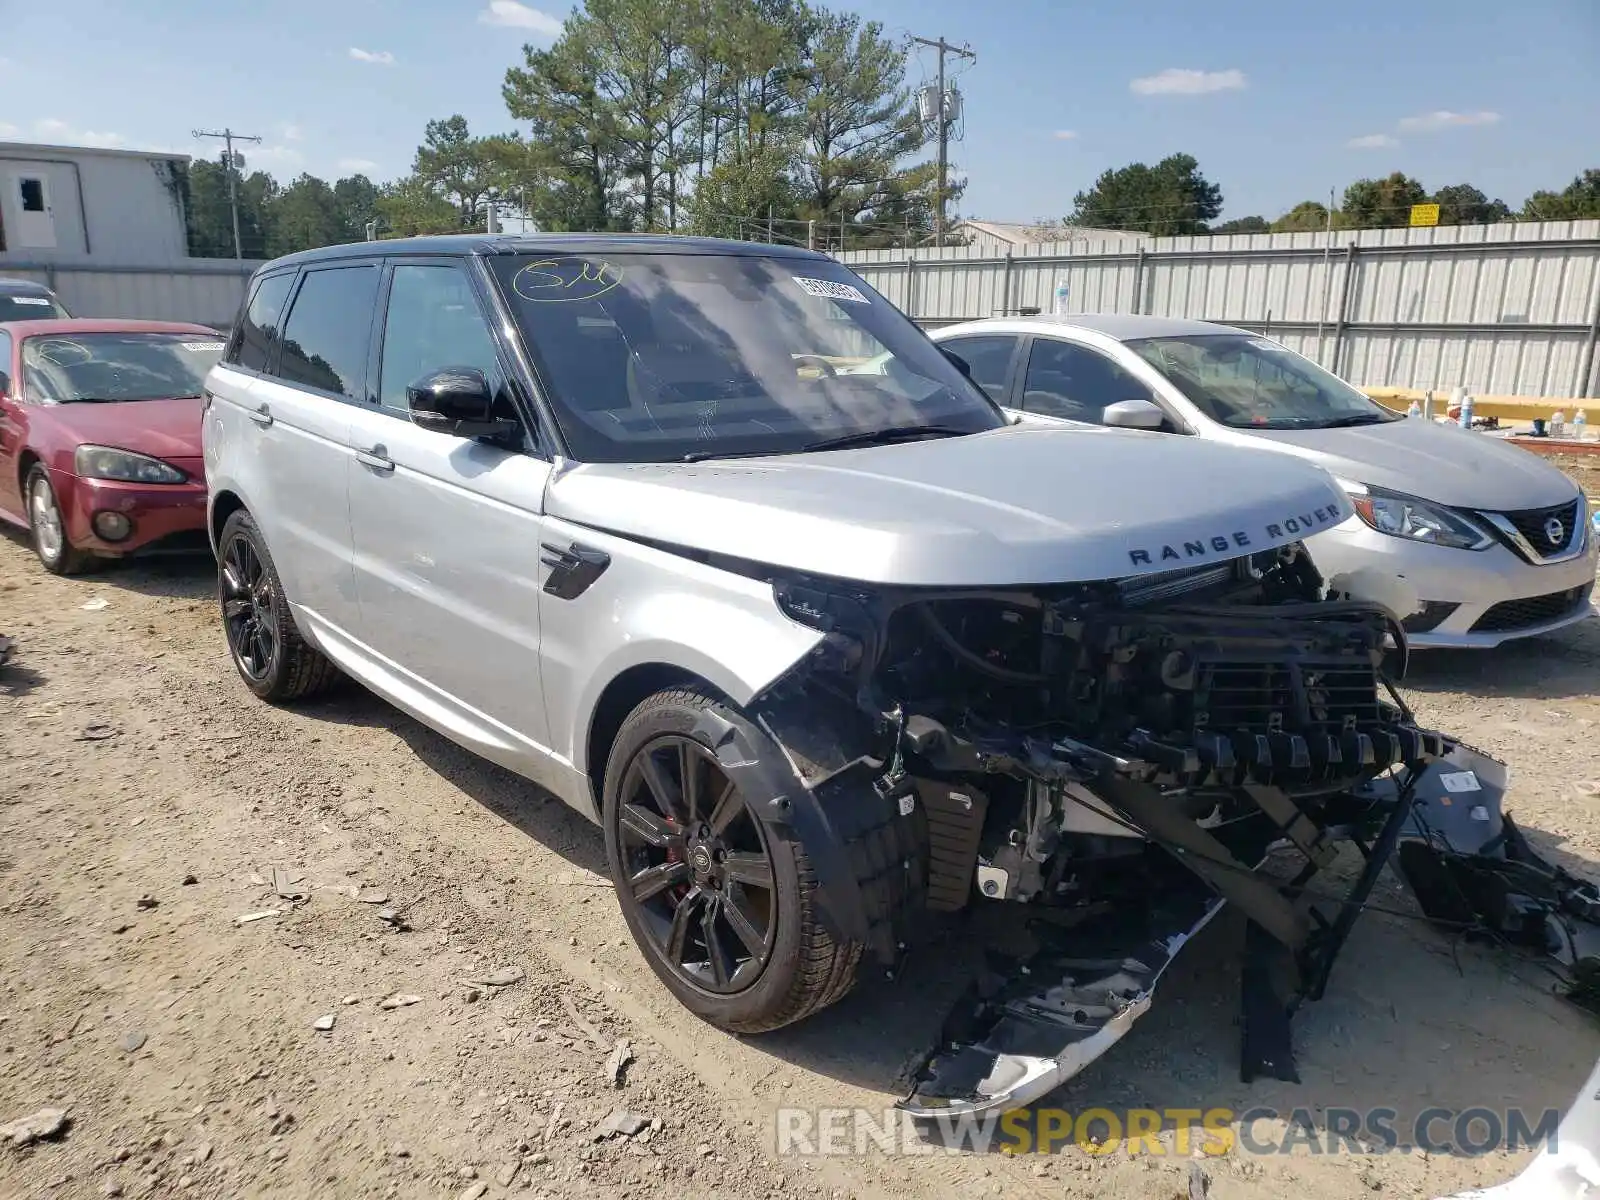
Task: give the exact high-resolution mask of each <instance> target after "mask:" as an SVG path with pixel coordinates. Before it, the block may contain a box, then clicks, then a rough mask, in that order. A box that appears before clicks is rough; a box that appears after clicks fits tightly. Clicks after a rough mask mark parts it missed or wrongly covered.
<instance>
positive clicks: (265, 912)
mask: <svg viewBox="0 0 1600 1200" xmlns="http://www.w3.org/2000/svg"><path fill="white" fill-rule="evenodd" d="M281 916H283V910H282V909H281V908H264V909H262V910H261V911H260V912H252V913H245V914H244V916H242V917H235V918H234V919H233V923H234V924H235V925H249V924H250V923H251V922H252V921H265V920H266V919H267V918H268V917H281Z"/></svg>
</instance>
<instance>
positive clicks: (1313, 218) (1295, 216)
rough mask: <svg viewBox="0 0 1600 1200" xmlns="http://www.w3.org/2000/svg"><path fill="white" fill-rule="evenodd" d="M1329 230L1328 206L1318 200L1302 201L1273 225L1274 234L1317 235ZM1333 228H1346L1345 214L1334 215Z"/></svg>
mask: <svg viewBox="0 0 1600 1200" xmlns="http://www.w3.org/2000/svg"><path fill="white" fill-rule="evenodd" d="M1327 228H1328V206H1327V205H1326V204H1322V203H1319V202H1318V201H1316V200H1302V201H1300V203H1299V204H1296V205H1295V206H1294V207H1293V208H1291V209H1290V210H1289V211H1288V212H1286V213H1284V214H1283V216H1281V217H1279V218H1278V219H1277V220H1276V221H1274V222H1273V223H1272V232H1273V233H1317V232H1320V231H1322V230H1324V229H1327ZM1333 228H1335V229H1343V228H1345V221H1344V214H1343V213H1341V212H1339V211H1338V210H1337V209H1335V210H1334V213H1333Z"/></svg>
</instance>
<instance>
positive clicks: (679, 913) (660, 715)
mask: <svg viewBox="0 0 1600 1200" xmlns="http://www.w3.org/2000/svg"><path fill="white" fill-rule="evenodd" d="M707 709H717V710H719V711H720V713H721V715H723V716H724V717H726V718H728V719H730V720H734V721H741V722H742V721H743V718H742V717H741V715H740V714H739V713H738V711H737V710H735V709H733V708H732V707H731V706H730V705H728V704H727V702H726V701H724V700H723V699H721V698H720V697H718V696H717V695H715V694H714V693H712V692H711V691H709V690H707V689H704V688H699V687H681V688H673V689H670V690H667V691H662V692H657V693H656V694H655V695H653V696H651V697H650V698H649V699H647V700H645V701H644V702H643V703H642V704H640V705H639V706H638V707H637V708H635V709H634V710H633V712H632V713H630V714H629V715H628V717H627V719H626V720H625V721H623V723H622V728H621V730H620V731H619V732H618V734H617V738H616V741H615V742H614V743H613V745H612V748H611V755H610V758H609V760H608V761H607V763H606V774H605V786H604V792H603V796H602V802H601V816H602V821H603V824H604V827H605V837H606V858H607V861H608V863H609V865H610V869H611V879H612V882H613V883H614V884H615V886H616V890H617V899H618V902H619V903H620V904H621V906H622V915H623V919H624V920H626V921H627V923H628V929H629V932H631V933H632V934H633V939H634V941H635V943H637V945H638V946H639V949H640V950H641V951H642V952H643V953H644V956H645V959H646V961H647V962H649V964H650V967H651V969H652V970H653V971H655V973H656V975H657V976H658V977H659V978H660V979H661V981H662V982H663V983H664V984H666V986H667V988H668V990H670V991H671V992H672V994H673V995H674V996H676V997H677V998H678V1000H679V1001H681V1002H682V1003H683V1005H684V1006H685V1007H686V1008H688V1009H689V1010H690V1011H691V1012H693V1013H695V1014H696V1015H697V1016H700V1017H702V1018H703V1019H705V1020H706V1021H709V1022H710V1023H711V1024H713V1025H716V1026H718V1027H719V1028H722V1029H726V1030H729V1031H730V1032H734V1033H760V1032H764V1031H766V1030H771V1029H778V1028H780V1027H782V1026H784V1025H789V1024H792V1023H794V1022H796V1021H799V1020H802V1019H803V1018H805V1017H808V1016H810V1015H811V1014H812V1013H815V1012H817V1011H819V1010H820V1009H823V1008H825V1007H827V1006H828V1005H830V1004H832V1003H833V1002H834V1001H836V1000H838V999H840V998H841V997H842V996H844V995H845V994H846V993H847V992H848V991H849V990H850V988H851V986H852V984H853V983H854V982H855V975H856V967H857V965H858V963H859V962H860V959H861V951H862V948H861V946H860V945H859V944H856V943H852V942H839V941H836V940H834V938H833V937H832V936H830V935H829V933H828V932H827V930H826V929H824V928H823V926H822V923H821V920H820V917H819V915H818V913H817V910H816V905H815V902H814V894H815V892H816V888H817V880H816V876H815V875H814V873H813V872H812V869H811V864H810V862H809V860H808V859H807V857H806V852H805V848H804V847H803V846H802V845H800V843H799V842H797V841H795V840H793V839H792V838H790V837H788V836H787V835H786V834H785V832H784V831H783V830H781V829H779V828H777V827H773V826H769V825H766V824H765V823H764V822H762V820H761V819H760V818H759V817H758V816H757V815H756V813H755V812H754V811H753V810H752V809H751V808H750V806H749V805H748V804H747V803H746V797H745V796H743V795H742V794H741V792H740V790H739V787H738V785H737V784H736V783H735V782H734V781H733V780H732V779H730V778H729V777H728V776H727V775H726V774H725V773H723V771H722V768H721V766H720V765H719V764H718V762H717V758H716V752H715V751H714V750H713V749H712V747H711V746H709V745H708V744H707V743H706V742H705V741H704V740H703V739H701V738H700V737H698V736H696V734H695V732H694V731H695V727H696V725H697V724H698V723H699V721H700V718H701V716H702V714H703V713H705V711H706V710H707ZM771 750H772V751H773V752H774V753H776V752H777V748H776V747H771Z"/></svg>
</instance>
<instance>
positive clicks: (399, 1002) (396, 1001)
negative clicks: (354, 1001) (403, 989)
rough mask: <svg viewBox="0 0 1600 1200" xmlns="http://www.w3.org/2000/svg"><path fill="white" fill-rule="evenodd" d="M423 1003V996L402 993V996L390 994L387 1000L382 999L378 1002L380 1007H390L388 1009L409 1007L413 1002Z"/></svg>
mask: <svg viewBox="0 0 1600 1200" xmlns="http://www.w3.org/2000/svg"><path fill="white" fill-rule="evenodd" d="M421 1003H422V997H421V996H412V995H400V996H390V997H389V998H388V999H387V1000H380V1001H379V1002H378V1007H379V1008H388V1009H395V1008H409V1007H410V1006H411V1005H413V1004H421Z"/></svg>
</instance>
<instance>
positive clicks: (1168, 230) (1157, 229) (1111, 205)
mask: <svg viewBox="0 0 1600 1200" xmlns="http://www.w3.org/2000/svg"><path fill="white" fill-rule="evenodd" d="M1221 211H1222V189H1221V188H1220V187H1219V186H1217V185H1216V184H1214V183H1211V182H1210V181H1208V180H1207V179H1206V177H1205V176H1204V175H1202V174H1201V173H1200V164H1199V163H1198V162H1196V161H1195V159H1194V158H1193V156H1191V155H1188V154H1172V155H1169V156H1168V157H1166V158H1164V159H1162V160H1161V161H1160V162H1158V163H1157V164H1156V165H1155V166H1153V167H1151V166H1146V165H1145V164H1144V163H1131V164H1130V165H1128V166H1126V167H1122V168H1119V169H1118V170H1114V171H1106V172H1105V173H1104V174H1102V175H1101V176H1100V178H1098V179H1096V180H1095V182H1094V186H1093V187H1092V188H1090V189H1089V190H1088V191H1086V192H1079V193H1078V194H1077V196H1075V197H1074V198H1073V211H1072V215H1071V216H1070V217H1068V218H1067V219H1068V221H1069V222H1071V223H1072V224H1074V225H1088V226H1091V227H1093V228H1098V229H1132V230H1142V231H1143V232H1145V233H1149V234H1153V235H1154V236H1156V237H1174V236H1180V235H1183V234H1195V233H1205V232H1206V231H1207V228H1208V222H1210V221H1211V220H1212V219H1213V218H1214V217H1215V216H1216V215H1217V214H1218V213H1220V212H1221Z"/></svg>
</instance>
